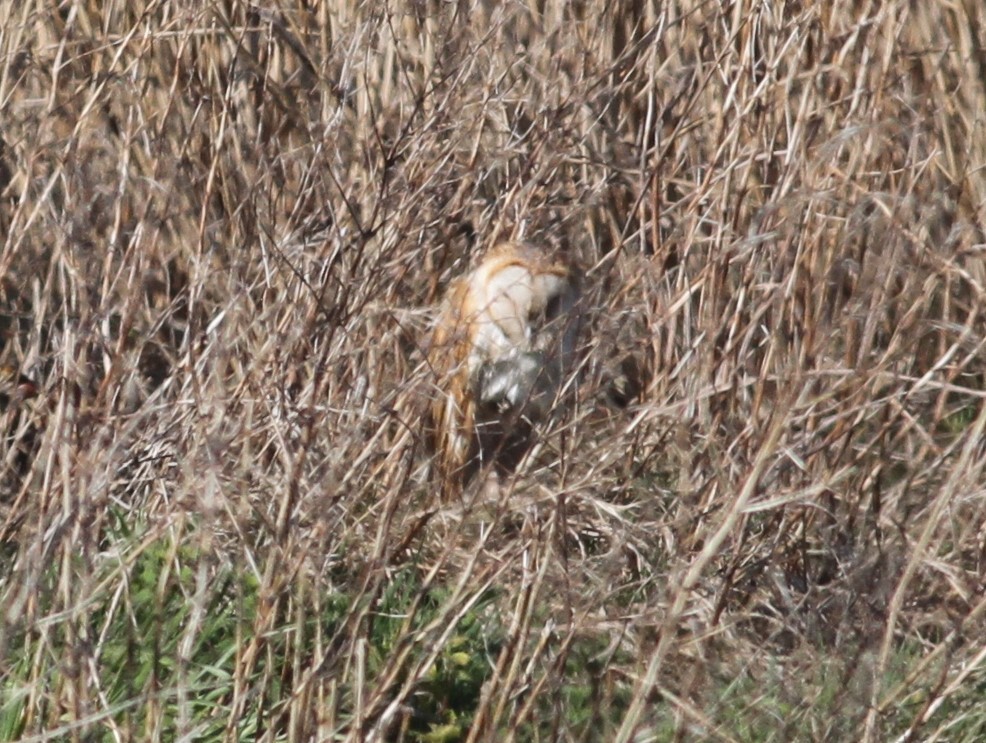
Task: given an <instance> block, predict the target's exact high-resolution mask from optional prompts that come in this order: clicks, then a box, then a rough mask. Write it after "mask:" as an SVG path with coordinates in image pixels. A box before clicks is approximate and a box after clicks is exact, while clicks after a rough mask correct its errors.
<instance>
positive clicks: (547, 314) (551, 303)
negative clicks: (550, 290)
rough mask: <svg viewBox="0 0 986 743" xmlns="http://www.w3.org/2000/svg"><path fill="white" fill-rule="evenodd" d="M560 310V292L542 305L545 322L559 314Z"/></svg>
mask: <svg viewBox="0 0 986 743" xmlns="http://www.w3.org/2000/svg"><path fill="white" fill-rule="evenodd" d="M561 311H562V297H561V294H555V295H554V296H553V297H551V298H550V299H549V300H548V303H547V304H546V305H545V306H544V319H545V320H546V321H547V322H551V321H552V320H554V319H555V318H556V317H558V316H559V315H561Z"/></svg>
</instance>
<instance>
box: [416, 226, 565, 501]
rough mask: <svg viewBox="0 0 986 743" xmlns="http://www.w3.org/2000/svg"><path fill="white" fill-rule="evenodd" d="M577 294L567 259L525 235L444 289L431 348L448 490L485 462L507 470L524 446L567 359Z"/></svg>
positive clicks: (440, 455) (436, 422)
mask: <svg viewBox="0 0 986 743" xmlns="http://www.w3.org/2000/svg"><path fill="white" fill-rule="evenodd" d="M577 297H578V293H577V290H576V286H575V281H574V277H573V276H572V274H571V271H570V269H569V267H568V266H567V265H565V264H563V263H561V262H559V261H555V260H552V259H551V258H549V257H548V256H547V255H545V254H544V253H542V252H541V251H540V250H539V249H538V248H536V247H534V246H531V245H528V244H524V243H505V244H501V245H499V246H497V247H496V248H494V249H493V250H492V251H490V252H489V254H488V255H486V256H485V258H484V259H483V261H482V262H481V263H480V264H479V265H478V267H477V268H476V269H475V270H474V271H472V272H471V273H469V274H468V275H466V276H465V277H463V278H460V279H459V280H458V281H456V282H454V283H453V284H452V286H451V287H450V288H449V291H448V293H447V295H446V299H445V303H444V306H443V308H442V312H441V316H440V318H439V321H438V324H437V326H436V328H435V332H434V335H433V337H432V344H431V349H430V353H429V359H430V361H431V365H432V368H433V369H434V371H435V373H436V375H437V387H438V389H437V391H436V393H435V398H434V401H433V403H432V406H431V416H430V418H431V431H430V434H431V441H432V445H433V449H434V468H435V472H436V474H437V477H438V480H439V483H440V486H441V490H442V493H443V496H444V497H446V498H448V497H450V496H454V495H455V494H456V493H461V490H462V487H463V485H464V484H465V483H466V482H467V481H468V480H469V478H471V477H472V476H473V475H474V474H475V473H476V472H477V470H479V469H480V468H482V467H483V466H484V465H487V464H494V465H495V466H496V468H497V470H499V471H500V472H503V471H509V470H511V469H513V468H514V467H515V466H516V464H517V462H518V461H519V460H520V458H521V457H522V456H523V454H524V452H525V451H526V450H527V448H528V447H529V445H530V437H531V435H532V432H533V427H534V425H535V424H536V423H537V422H538V421H540V420H543V418H544V417H545V415H546V414H547V412H548V411H549V410H550V409H551V408H552V406H553V405H554V402H555V398H556V395H557V392H558V390H559V389H560V387H561V385H562V384H563V382H564V379H565V376H566V374H567V372H568V371H569V369H570V367H571V363H572V355H573V351H574V346H575V338H576V334H577V330H578V328H577V324H578V323H577V312H576V302H577Z"/></svg>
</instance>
